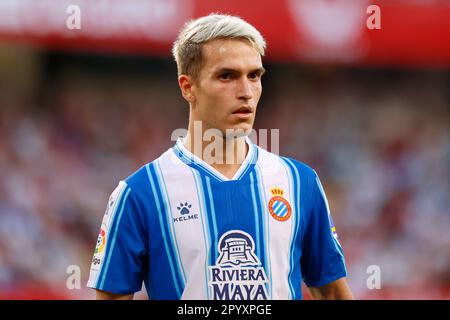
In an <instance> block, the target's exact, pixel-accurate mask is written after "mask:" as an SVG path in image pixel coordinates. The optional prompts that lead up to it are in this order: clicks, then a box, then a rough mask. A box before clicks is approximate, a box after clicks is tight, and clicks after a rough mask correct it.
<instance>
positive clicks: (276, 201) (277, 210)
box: [268, 187, 292, 222]
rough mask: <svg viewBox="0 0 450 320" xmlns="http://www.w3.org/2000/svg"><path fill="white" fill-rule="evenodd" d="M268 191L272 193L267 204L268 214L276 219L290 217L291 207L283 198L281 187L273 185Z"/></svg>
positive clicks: (280, 219) (283, 219)
mask: <svg viewBox="0 0 450 320" xmlns="http://www.w3.org/2000/svg"><path fill="white" fill-rule="evenodd" d="M270 192H271V193H272V198H270V200H269V204H268V207H269V212H270V215H271V216H272V217H273V218H274V219H275V220H277V221H281V222H284V221H287V220H288V219H289V218H290V217H291V214H292V208H291V205H290V204H289V202H288V201H287V200H286V199H285V198H283V194H284V191H283V189H281V188H278V187H274V188H271V189H270Z"/></svg>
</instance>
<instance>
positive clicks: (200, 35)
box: [172, 14, 266, 79]
mask: <svg viewBox="0 0 450 320" xmlns="http://www.w3.org/2000/svg"><path fill="white" fill-rule="evenodd" d="M214 39H245V40H248V41H249V42H250V44H251V45H252V46H253V47H254V48H255V49H256V50H257V51H258V52H259V54H260V55H261V56H264V51H265V49H266V42H265V40H264V38H263V37H262V35H261V33H259V31H258V30H256V28H255V27H253V26H252V25H251V24H249V23H248V22H246V21H244V20H243V19H241V18H240V17H237V16H230V15H223V14H210V15H208V16H204V17H201V18H198V19H195V20H191V21H189V22H187V23H186V24H185V25H184V27H183V28H182V29H181V31H180V33H179V34H178V38H177V40H176V41H175V42H174V44H173V48H172V54H173V56H174V58H175V61H176V63H177V69H178V75H181V74H186V75H190V76H192V77H193V78H194V79H196V78H197V76H198V74H199V72H200V68H201V66H202V62H203V57H202V45H203V44H204V43H206V42H208V41H211V40H214Z"/></svg>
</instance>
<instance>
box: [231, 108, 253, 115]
mask: <svg viewBox="0 0 450 320" xmlns="http://www.w3.org/2000/svg"><path fill="white" fill-rule="evenodd" d="M251 113H252V109H251V108H250V107H240V108H239V109H237V110H236V111H235V112H233V114H238V115H246V114H251Z"/></svg>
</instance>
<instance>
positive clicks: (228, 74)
mask: <svg viewBox="0 0 450 320" xmlns="http://www.w3.org/2000/svg"><path fill="white" fill-rule="evenodd" d="M231 78H232V74H231V72H222V73H220V74H219V79H220V80H231Z"/></svg>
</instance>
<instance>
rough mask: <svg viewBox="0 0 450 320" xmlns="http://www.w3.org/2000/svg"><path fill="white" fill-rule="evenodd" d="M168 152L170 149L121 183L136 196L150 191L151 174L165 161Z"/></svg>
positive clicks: (168, 154)
mask: <svg viewBox="0 0 450 320" xmlns="http://www.w3.org/2000/svg"><path fill="white" fill-rule="evenodd" d="M170 152H171V149H169V150H167V151H166V152H165V153H163V154H162V155H161V156H160V157H158V158H157V159H155V160H153V161H151V162H148V163H146V164H144V165H143V166H141V167H140V168H139V169H137V170H136V171H134V172H133V173H131V174H130V175H129V176H128V177H126V178H125V179H123V180H122V181H124V182H125V183H126V185H127V186H128V187H129V188H130V189H131V190H132V192H133V193H134V194H136V195H139V194H141V193H148V192H149V190H151V179H152V172H154V171H155V166H156V165H157V164H158V163H160V162H161V161H166V160H167V158H168V157H169V156H170Z"/></svg>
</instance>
